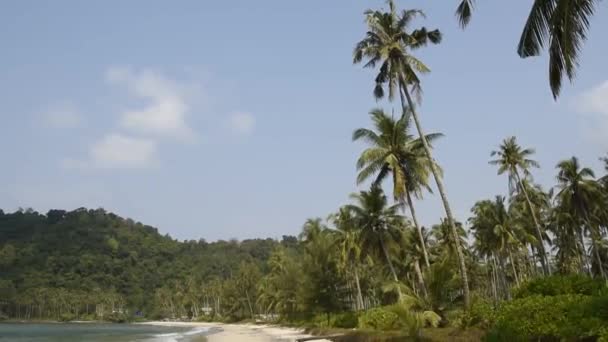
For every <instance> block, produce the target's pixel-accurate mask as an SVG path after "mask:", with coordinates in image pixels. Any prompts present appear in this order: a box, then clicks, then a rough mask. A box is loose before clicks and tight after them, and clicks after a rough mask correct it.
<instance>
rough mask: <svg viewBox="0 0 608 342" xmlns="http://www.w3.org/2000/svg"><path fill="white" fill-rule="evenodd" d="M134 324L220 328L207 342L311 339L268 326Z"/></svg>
mask: <svg viewBox="0 0 608 342" xmlns="http://www.w3.org/2000/svg"><path fill="white" fill-rule="evenodd" d="M136 324H147V325H156V326H165V327H193V328H196V327H199V328H214V327H215V328H220V329H221V331H219V332H214V333H212V334H209V335H206V336H205V337H206V338H207V340H208V341H209V342H240V341H251V342H273V341H285V342H295V341H296V339H298V338H306V337H313V335H310V334H307V333H305V332H304V330H303V329H297V328H288V327H282V326H278V325H270V324H260V325H257V324H247V323H243V324H227V323H209V322H164V321H150V322H139V323H136ZM315 341H317V342H331V341H329V340H315Z"/></svg>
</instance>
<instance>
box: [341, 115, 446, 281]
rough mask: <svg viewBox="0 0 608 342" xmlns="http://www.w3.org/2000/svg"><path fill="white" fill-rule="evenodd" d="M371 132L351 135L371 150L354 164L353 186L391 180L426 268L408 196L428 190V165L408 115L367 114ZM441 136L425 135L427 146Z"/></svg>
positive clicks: (358, 132)
mask: <svg viewBox="0 0 608 342" xmlns="http://www.w3.org/2000/svg"><path fill="white" fill-rule="evenodd" d="M370 116H371V118H372V122H373V125H374V129H367V128H359V129H357V130H355V131H354V133H353V140H354V141H357V140H365V141H366V142H368V143H369V144H370V145H371V147H369V148H367V149H365V150H364V151H363V152H362V153H361V156H360V157H359V160H358V161H357V169H358V170H359V171H360V172H359V175H358V176H357V183H359V184H360V183H362V182H364V181H366V180H367V179H368V178H370V177H375V179H374V182H373V186H379V185H380V183H382V181H383V180H384V179H385V178H386V177H387V176H388V175H389V174H390V175H391V176H392V179H393V196H394V198H395V200H396V201H399V202H402V203H405V202H406V201H407V206H408V208H409V210H410V213H411V215H412V221H413V223H414V226H415V227H416V229H417V231H418V238H419V239H420V245H421V247H422V253H423V256H424V262H425V264H426V267H427V269H428V268H430V266H431V264H430V262H429V256H428V253H427V250H426V244H425V243H424V237H423V236H422V230H421V227H420V225H419V224H418V218H417V217H416V210H415V208H414V201H413V200H412V194H413V195H414V196H415V197H416V198H421V197H422V190H423V189H427V190H428V191H429V192H431V188H430V186H429V183H428V181H429V176H430V166H429V164H430V163H431V161H430V160H429V159H428V158H427V156H426V153H425V152H424V149H423V146H422V142H421V140H420V139H419V138H418V139H416V138H414V136H412V134H411V133H410V132H409V131H410V128H411V120H410V119H411V115H410V113H409V112H408V113H404V114H403V115H401V117H400V118H399V119H398V120H395V119H394V118H393V117H391V116H389V115H387V114H386V113H385V112H384V111H383V110H382V109H374V110H372V111H371V112H370ZM440 136H441V134H439V133H433V134H427V135H426V139H427V141H429V142H432V141H433V140H435V139H437V138H439V137H440Z"/></svg>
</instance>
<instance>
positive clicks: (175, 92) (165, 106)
mask: <svg viewBox="0 0 608 342" xmlns="http://www.w3.org/2000/svg"><path fill="white" fill-rule="evenodd" d="M106 80H107V81H108V82H109V83H110V84H116V85H121V86H124V87H126V88H127V89H128V91H129V92H130V93H131V94H132V95H134V96H135V97H138V98H142V99H145V100H147V103H146V104H145V105H143V106H142V107H141V108H136V109H128V110H124V111H123V112H122V113H121V119H120V126H121V127H123V128H125V129H128V130H131V131H136V132H139V133H145V134H150V135H154V136H163V137H172V138H176V139H179V140H192V139H193V138H194V132H193V131H192V129H191V128H190V127H189V126H188V125H187V123H186V117H187V114H188V111H189V110H190V106H189V104H188V101H186V96H185V94H184V92H185V91H184V86H182V85H180V84H179V83H177V82H175V81H173V80H170V79H168V78H165V77H164V76H163V75H161V74H160V73H158V72H155V71H151V70H144V71H140V72H136V71H134V70H132V69H130V68H120V67H113V68H109V69H108V70H107V72H106Z"/></svg>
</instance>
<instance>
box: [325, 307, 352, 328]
mask: <svg viewBox="0 0 608 342" xmlns="http://www.w3.org/2000/svg"><path fill="white" fill-rule="evenodd" d="M358 322H359V314H358V313H356V312H352V311H351V312H344V313H340V314H337V315H334V316H333V317H332V322H331V325H332V327H334V328H344V329H352V328H356V327H357V324H358Z"/></svg>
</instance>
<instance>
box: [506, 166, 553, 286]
mask: <svg viewBox="0 0 608 342" xmlns="http://www.w3.org/2000/svg"><path fill="white" fill-rule="evenodd" d="M515 177H517V184H518V185H519V189H520V190H521V192H523V194H524V197H525V198H526V202H527V203H528V209H530V214H531V215H532V220H533V221H534V227H535V228H536V238H537V239H538V249H539V251H540V253H541V254H542V255H541V257H540V263H541V265H542V267H543V272H544V273H545V275H551V267H550V265H549V260H548V258H547V252H546V251H545V244H544V242H543V234H542V233H541V229H540V223H539V222H538V218H536V212H535V211H534V206H533V205H532V201H530V197H529V196H528V191H527V190H526V187H524V184H523V182H522V181H521V177H520V176H519V171H517V169H515Z"/></svg>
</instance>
